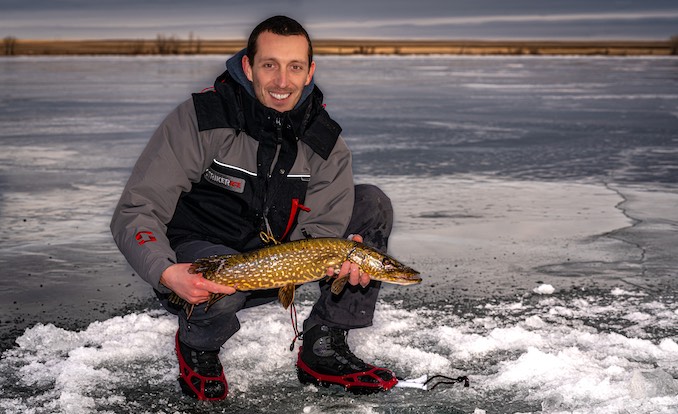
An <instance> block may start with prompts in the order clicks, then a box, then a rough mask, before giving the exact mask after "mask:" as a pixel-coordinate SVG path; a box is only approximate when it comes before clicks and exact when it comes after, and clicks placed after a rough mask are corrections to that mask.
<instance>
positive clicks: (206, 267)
mask: <svg viewBox="0 0 678 414" xmlns="http://www.w3.org/2000/svg"><path fill="white" fill-rule="evenodd" d="M233 256H235V255H233V254H224V255H221V256H219V255H213V256H208V257H201V258H200V259H198V260H196V261H195V262H193V263H192V264H191V267H189V268H188V273H192V274H197V273H208V272H210V271H214V270H216V269H217V268H219V267H220V266H223V265H226V266H228V265H229V263H231V260H233V259H232V257H233ZM207 279H209V278H207Z"/></svg>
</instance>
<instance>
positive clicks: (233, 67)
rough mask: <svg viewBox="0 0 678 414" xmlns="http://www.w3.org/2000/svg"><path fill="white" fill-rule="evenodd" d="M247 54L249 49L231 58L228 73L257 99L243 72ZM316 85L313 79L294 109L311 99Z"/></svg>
mask: <svg viewBox="0 0 678 414" xmlns="http://www.w3.org/2000/svg"><path fill="white" fill-rule="evenodd" d="M246 53H247V48H245V49H243V50H241V51H240V52H238V53H236V54H235V55H233V56H231V58H229V59H228V60H227V61H226V70H228V73H229V74H230V75H231V77H232V78H233V79H234V80H235V81H236V82H237V83H238V84H240V85H241V86H242V87H243V88H244V89H245V90H246V91H247V93H248V94H250V95H251V96H252V97H253V98H255V99H256V97H257V96H256V95H255V94H254V88H253V87H252V82H250V80H249V79H247V75H245V72H244V71H243V70H242V57H243V56H245V54H246ZM314 85H315V80H314V79H313V78H311V82H310V83H309V84H308V85H306V86H305V87H304V90H303V91H302V92H301V98H299V102H297V104H296V106H295V107H294V108H295V109H296V108H298V107H299V106H301V104H302V103H303V102H304V101H305V100H306V98H308V97H309V95H310V94H311V92H313V86H314Z"/></svg>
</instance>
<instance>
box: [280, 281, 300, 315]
mask: <svg viewBox="0 0 678 414" xmlns="http://www.w3.org/2000/svg"><path fill="white" fill-rule="evenodd" d="M295 288H296V287H295V286H294V284H293V283H288V284H286V285H285V286H283V287H281V288H280V290H278V300H280V303H282V305H283V307H284V308H285V309H287V308H289V307H290V304H291V303H292V302H294V289H295Z"/></svg>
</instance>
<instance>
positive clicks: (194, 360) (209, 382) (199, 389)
mask: <svg viewBox="0 0 678 414" xmlns="http://www.w3.org/2000/svg"><path fill="white" fill-rule="evenodd" d="M175 341H176V352H177V358H178V359H179V372H180V376H179V385H180V386H181V390H182V391H183V393H184V394H186V395H189V396H191V397H193V398H197V399H198V400H206V401H221V400H223V399H225V398H226V396H227V395H228V384H227V383H226V376H224V368H223V367H222V366H221V361H219V350H218V349H217V350H216V351H198V350H196V349H193V348H191V347H190V346H188V345H186V344H184V343H183V342H181V341H179V332H177V335H176V340H175Z"/></svg>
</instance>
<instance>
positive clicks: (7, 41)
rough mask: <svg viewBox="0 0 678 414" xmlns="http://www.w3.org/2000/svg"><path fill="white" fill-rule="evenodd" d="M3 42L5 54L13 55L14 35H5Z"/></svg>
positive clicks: (14, 51)
mask: <svg viewBox="0 0 678 414" xmlns="http://www.w3.org/2000/svg"><path fill="white" fill-rule="evenodd" d="M3 44H4V45H5V56H13V55H14V53H16V37H14V36H5V38H4V39H3Z"/></svg>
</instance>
